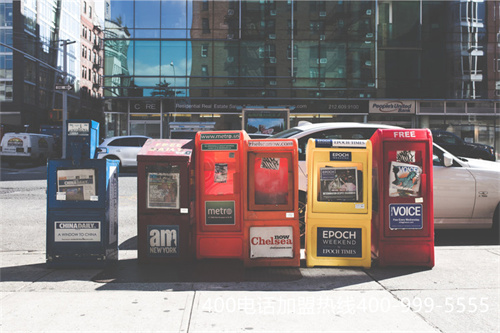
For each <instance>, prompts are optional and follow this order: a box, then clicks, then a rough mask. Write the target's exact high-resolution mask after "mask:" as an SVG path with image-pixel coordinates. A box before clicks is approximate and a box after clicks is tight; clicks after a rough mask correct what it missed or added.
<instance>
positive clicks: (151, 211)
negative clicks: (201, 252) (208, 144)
mask: <svg viewBox="0 0 500 333" xmlns="http://www.w3.org/2000/svg"><path fill="white" fill-rule="evenodd" d="M192 145H193V141H191V140H166V139H150V140H148V141H146V143H145V144H144V146H143V147H142V149H141V151H140V152H139V154H138V155H137V163H138V165H137V236H138V241H137V250H138V251H137V252H138V257H139V262H140V263H168V262H176V261H186V260H191V259H192V254H193V250H192V238H191V237H192V234H193V230H192V223H193V221H194V191H193V187H194V175H193V173H192V172H193V171H192V160H191V158H192V154H191V153H192Z"/></svg>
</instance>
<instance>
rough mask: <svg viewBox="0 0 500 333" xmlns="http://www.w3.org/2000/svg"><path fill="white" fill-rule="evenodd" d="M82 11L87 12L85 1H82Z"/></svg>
mask: <svg viewBox="0 0 500 333" xmlns="http://www.w3.org/2000/svg"><path fill="white" fill-rule="evenodd" d="M83 13H84V14H87V1H84V2H83Z"/></svg>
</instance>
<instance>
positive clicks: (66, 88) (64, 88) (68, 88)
mask: <svg viewBox="0 0 500 333" xmlns="http://www.w3.org/2000/svg"><path fill="white" fill-rule="evenodd" d="M71 89H73V86H72V85H70V84H64V85H56V90H71Z"/></svg>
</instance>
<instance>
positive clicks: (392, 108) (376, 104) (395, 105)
mask: <svg viewBox="0 0 500 333" xmlns="http://www.w3.org/2000/svg"><path fill="white" fill-rule="evenodd" d="M416 104H417V103H416V101H370V106H369V110H370V113H398V114H400V113H404V114H415V110H416Z"/></svg>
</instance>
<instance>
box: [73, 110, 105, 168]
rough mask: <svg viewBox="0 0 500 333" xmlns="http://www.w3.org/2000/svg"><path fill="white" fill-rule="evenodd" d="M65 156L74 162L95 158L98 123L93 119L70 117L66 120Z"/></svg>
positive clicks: (97, 141) (97, 143)
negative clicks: (70, 118)
mask: <svg viewBox="0 0 500 333" xmlns="http://www.w3.org/2000/svg"><path fill="white" fill-rule="evenodd" d="M66 125H67V131H68V132H67V136H66V158H67V159H70V160H73V162H75V163H76V164H78V163H79V162H80V160H88V159H93V158H95V155H96V150H97V146H98V145H99V123H98V122H96V121H93V120H87V119H85V120H81V119H72V120H68V121H67V122H66Z"/></svg>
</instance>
